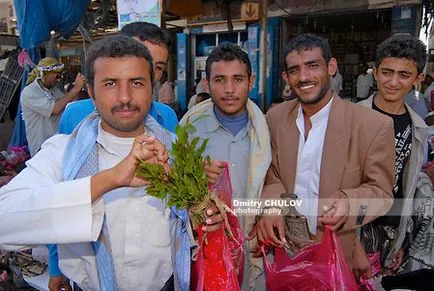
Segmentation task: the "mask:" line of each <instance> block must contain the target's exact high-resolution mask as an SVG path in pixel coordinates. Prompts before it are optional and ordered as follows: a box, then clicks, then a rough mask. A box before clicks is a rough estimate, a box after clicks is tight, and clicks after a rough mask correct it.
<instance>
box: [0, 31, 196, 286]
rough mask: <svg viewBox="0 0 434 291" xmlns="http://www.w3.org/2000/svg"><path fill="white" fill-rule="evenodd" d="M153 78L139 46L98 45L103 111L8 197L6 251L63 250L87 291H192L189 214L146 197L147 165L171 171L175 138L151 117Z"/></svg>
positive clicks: (92, 81) (1, 196)
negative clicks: (141, 170) (141, 169)
mask: <svg viewBox="0 0 434 291" xmlns="http://www.w3.org/2000/svg"><path fill="white" fill-rule="evenodd" d="M153 77H154V73H153V62H152V57H151V55H150V53H149V51H148V49H147V48H146V47H145V46H143V45H142V44H141V43H139V42H137V41H135V40H133V39H132V38H130V37H127V36H123V35H115V36H109V37H107V38H105V39H103V40H100V41H98V42H95V43H93V44H92V47H91V49H90V51H89V52H88V57H87V60H86V81H87V83H88V92H89V94H90V95H91V97H92V98H93V100H94V102H95V106H96V108H97V109H98V110H97V111H96V112H94V113H92V114H91V115H89V116H88V117H86V118H85V119H84V120H83V122H82V123H80V125H79V126H78V128H77V129H76V130H75V131H74V133H73V134H71V135H65V134H59V135H55V136H54V137H52V138H51V139H49V140H47V141H46V142H45V143H44V144H43V146H42V149H41V151H39V152H38V153H37V154H36V156H35V157H33V158H32V159H31V160H29V161H28V162H27V168H25V169H24V170H23V171H22V172H21V173H20V174H19V175H17V176H16V177H15V179H13V180H12V181H11V182H10V183H9V184H8V185H6V186H5V187H2V188H1V189H0V200H1V201H2V203H0V219H1V221H6V220H7V221H8V223H1V224H0V247H1V248H3V249H20V248H24V247H31V246H34V245H40V244H47V243H57V247H58V252H59V266H60V269H61V271H62V273H63V274H64V275H65V276H66V277H67V278H70V279H71V280H73V281H74V282H75V283H76V284H77V285H78V286H79V287H80V288H81V289H83V290H172V289H173V288H174V287H175V288H177V289H181V290H188V288H189V281H190V276H189V270H190V257H191V249H190V241H191V240H190V238H192V237H191V236H190V233H191V232H189V229H190V228H189V227H190V223H189V219H188V213H187V211H185V210H178V209H175V208H171V209H169V208H166V206H165V203H164V201H162V200H160V199H157V198H154V197H150V196H148V195H146V188H145V187H144V186H145V185H146V181H144V180H142V179H140V178H137V177H136V175H135V171H136V168H137V165H138V163H139V162H140V161H148V162H151V163H158V164H162V165H163V166H166V167H167V166H168V165H167V161H168V153H167V150H166V148H167V149H170V147H171V144H172V141H173V139H174V136H173V134H171V133H170V132H169V131H167V130H166V129H164V128H163V127H162V126H161V125H159V124H158V122H157V121H156V120H155V119H154V118H152V116H150V115H149V114H148V111H149V108H150V106H151V102H152V84H153Z"/></svg>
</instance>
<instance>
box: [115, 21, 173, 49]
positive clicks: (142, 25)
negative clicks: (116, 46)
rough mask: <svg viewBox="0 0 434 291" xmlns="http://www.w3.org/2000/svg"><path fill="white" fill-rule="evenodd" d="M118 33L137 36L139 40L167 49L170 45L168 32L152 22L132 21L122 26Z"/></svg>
mask: <svg viewBox="0 0 434 291" xmlns="http://www.w3.org/2000/svg"><path fill="white" fill-rule="evenodd" d="M120 33H121V34H123V35H127V36H130V37H138V38H139V39H140V40H141V41H149V42H151V43H153V44H156V45H161V46H164V47H166V48H167V49H169V47H170V36H169V35H168V33H167V32H166V31H164V30H163V29H161V28H160V27H158V26H157V25H155V24H153V23H148V22H132V23H129V24H127V25H125V26H124V27H122V29H121V31H120Z"/></svg>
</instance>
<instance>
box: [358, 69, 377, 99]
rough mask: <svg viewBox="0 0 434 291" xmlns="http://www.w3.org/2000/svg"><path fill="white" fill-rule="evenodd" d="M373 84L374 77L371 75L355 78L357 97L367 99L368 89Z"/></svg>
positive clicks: (361, 75)
mask: <svg viewBox="0 0 434 291" xmlns="http://www.w3.org/2000/svg"><path fill="white" fill-rule="evenodd" d="M373 84H374V77H373V76H372V74H360V75H359V77H357V97H358V98H368V95H369V89H370V88H371V87H372V86H373Z"/></svg>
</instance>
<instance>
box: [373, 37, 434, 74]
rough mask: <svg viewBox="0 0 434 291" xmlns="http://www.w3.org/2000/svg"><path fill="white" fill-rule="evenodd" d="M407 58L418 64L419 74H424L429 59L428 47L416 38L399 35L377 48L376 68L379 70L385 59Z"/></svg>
mask: <svg viewBox="0 0 434 291" xmlns="http://www.w3.org/2000/svg"><path fill="white" fill-rule="evenodd" d="M388 57H392V58H405V59H408V60H410V61H413V62H415V63H416V67H417V73H418V74H420V73H422V72H423V68H424V67H425V64H426V61H427V59H428V56H427V52H426V46H425V44H424V43H423V42H421V41H420V40H419V39H417V38H415V37H414V36H410V35H404V34H398V35H394V36H392V37H389V38H388V39H386V40H385V41H383V42H382V43H380V45H379V46H378V48H377V51H376V53H375V66H376V67H377V68H378V67H379V66H380V64H381V62H382V61H383V59H384V58H388Z"/></svg>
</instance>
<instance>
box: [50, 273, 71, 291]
mask: <svg viewBox="0 0 434 291" xmlns="http://www.w3.org/2000/svg"><path fill="white" fill-rule="evenodd" d="M48 289H49V290H50V291H63V290H64V291H72V290H71V285H69V280H68V279H67V278H66V277H65V276H56V277H50V281H49V283H48Z"/></svg>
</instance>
